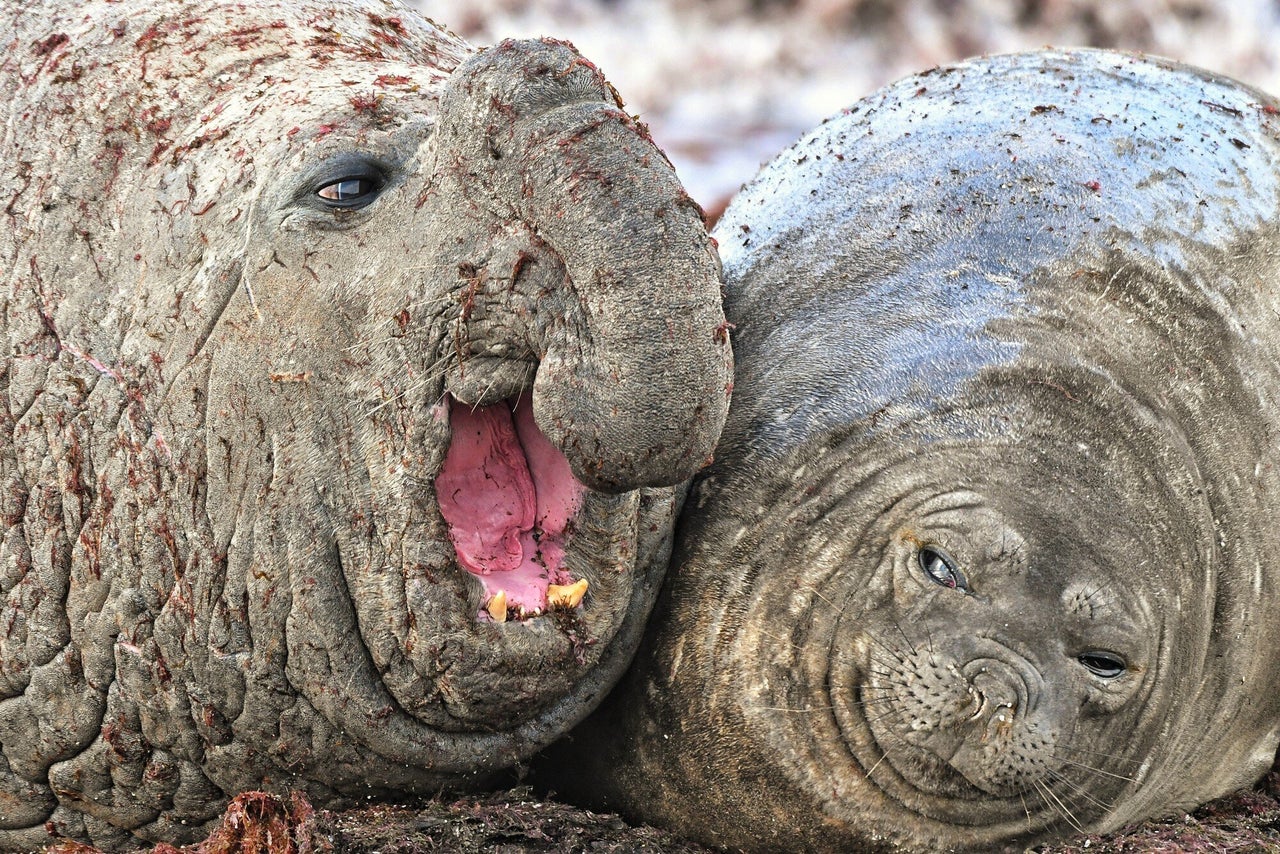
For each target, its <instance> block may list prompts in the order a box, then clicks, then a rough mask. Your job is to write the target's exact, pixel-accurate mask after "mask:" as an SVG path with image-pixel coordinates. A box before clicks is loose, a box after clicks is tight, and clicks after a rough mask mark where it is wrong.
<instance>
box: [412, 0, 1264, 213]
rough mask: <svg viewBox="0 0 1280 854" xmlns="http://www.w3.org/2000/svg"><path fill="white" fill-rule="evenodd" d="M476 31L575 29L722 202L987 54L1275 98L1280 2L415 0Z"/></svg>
mask: <svg viewBox="0 0 1280 854" xmlns="http://www.w3.org/2000/svg"><path fill="white" fill-rule="evenodd" d="M409 2H410V3H411V5H414V6H416V8H417V9H418V10H419V11H421V12H422V13H423V14H425V15H427V16H428V17H431V18H434V19H435V20H437V21H438V22H440V23H441V24H443V25H445V26H447V27H448V28H450V29H452V30H453V31H454V32H456V33H458V34H459V35H461V36H463V37H464V38H466V39H467V40H469V41H471V42H472V43H475V44H492V43H493V42H495V41H498V40H500V39H503V38H507V37H528V36H543V35H548V36H555V37H557V38H562V39H568V40H569V41H571V42H573V43H574V44H575V45H577V47H578V49H579V50H580V51H582V53H583V54H584V55H585V56H586V57H587V58H588V59H590V60H592V61H593V62H595V63H596V64H597V65H598V66H600V68H601V69H602V70H603V71H604V73H605V75H606V76H607V77H608V78H609V79H610V81H611V82H612V83H613V84H614V85H615V86H616V87H617V89H618V91H619V92H621V93H622V97H623V98H624V99H625V100H626V102H627V109H628V111H630V112H631V113H633V114H636V115H638V116H639V117H640V118H641V119H642V120H643V121H645V122H647V123H648V124H649V126H650V129H651V130H652V132H653V136H654V138H655V139H656V140H657V142H658V144H659V145H661V146H662V147H663V149H665V150H666V152H667V154H668V156H669V157H670V158H671V160H672V162H674V163H675V165H676V168H677V170H679V173H680V176H681V178H682V179H683V180H684V182H685V185H686V186H687V187H688V189H689V192H690V193H691V194H692V195H693V197H694V198H695V199H697V200H698V201H699V202H700V203H701V204H702V205H703V207H704V208H706V209H707V211H708V213H710V214H712V215H716V214H718V213H719V211H720V210H721V209H723V207H724V205H725V203H726V202H727V201H728V200H729V198H730V197H732V195H733V194H734V193H736V192H737V190H738V188H739V187H740V186H741V185H742V184H743V183H745V182H746V181H748V180H750V179H751V178H752V176H753V175H754V174H755V173H756V170H757V169H758V168H759V167H760V165H761V164H762V163H764V162H767V161H768V160H770V159H772V158H773V156H774V155H775V154H777V153H778V152H779V151H781V150H782V149H783V148H785V147H786V146H788V145H790V144H791V143H792V142H793V141H795V139H796V138H797V137H799V136H800V135H801V134H802V133H803V132H805V131H806V130H808V129H809V128H811V127H813V126H814V125H816V124H818V123H819V122H820V121H821V120H822V119H823V118H825V117H827V116H830V115H832V114H834V113H836V112H838V111H839V110H841V109H842V108H844V107H846V106H848V105H850V104H852V103H853V102H854V101H856V100H857V99H859V98H861V97H863V96H864V95H867V94H870V93H871V92H872V91H874V90H875V89H877V88H878V87H880V86H882V85H884V84H886V83H889V82H891V81H893V80H896V79H898V78H900V77H903V76H906V75H908V74H911V73H913V72H916V71H923V70H924V69H927V68H931V67H933V66H935V65H940V64H945V63H948V62H952V61H955V60H958V59H963V58H965V57H969V56H975V55H977V54H983V53H1005V52H1008V51H1013V50H1025V49H1031V48H1037V47H1043V46H1045V45H1054V46H1058V47H1069V46H1078V45H1089V46H1093V47H1109V48H1122V49H1125V50H1136V51H1144V52H1147V53H1153V54H1159V55H1161V56H1167V57H1171V58H1174V59H1179V60H1183V61H1185V62H1190V63H1192V64H1195V65H1200V66H1203V67H1205V68H1209V69H1212V70H1214V71H1219V72H1222V73H1224V74H1228V75H1230V76H1232V77H1236V78H1238V79H1240V80H1243V81H1245V82H1246V83H1250V84H1252V85H1254V86H1257V87H1259V88H1261V89H1264V90H1266V91H1268V92H1272V93H1276V94H1277V95H1280V0H409Z"/></svg>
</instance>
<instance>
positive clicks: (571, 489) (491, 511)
mask: <svg viewBox="0 0 1280 854" xmlns="http://www.w3.org/2000/svg"><path fill="white" fill-rule="evenodd" d="M448 403H449V421H450V427H451V428H452V439H451V441H450V444H449V450H448V452H447V454H446V455H445V460H444V465H443V466H442V467H441V469H440V473H439V474H438V475H437V476H436V494H437V497H438V499H439V502H440V513H441V515H443V516H444V519H445V522H446V524H447V525H448V527H449V538H450V540H452V542H453V545H454V549H455V551H456V553H457V557H458V563H459V565H460V566H461V567H462V568H464V569H466V570H467V571H468V572H470V573H471V574H472V575H474V576H475V577H476V578H478V579H479V580H480V581H481V583H482V584H483V585H484V596H483V608H482V610H481V611H480V612H479V613H478V614H477V619H480V620H494V621H497V622H500V623H501V622H506V621H507V619H508V618H514V619H516V620H520V621H523V620H527V619H529V618H531V617H536V616H540V615H542V614H544V613H546V612H547V611H548V610H551V609H553V608H555V609H564V610H569V609H573V608H577V607H579V606H580V605H581V603H582V601H583V597H584V596H585V594H586V591H587V587H588V582H587V579H586V578H574V577H573V575H572V574H571V573H570V572H569V571H568V570H567V569H565V566H564V563H565V553H566V549H567V547H568V542H569V540H570V539H571V538H572V536H573V529H574V522H575V520H576V518H577V515H578V513H579V511H580V510H581V509H582V501H583V497H584V496H585V494H586V492H587V488H586V487H585V486H583V485H582V484H581V483H579V482H578V481H577V479H575V478H574V476H573V472H572V471H571V470H570V468H569V461H568V460H567V459H565V457H564V455H563V454H562V453H560V451H559V449H557V448H556V447H555V446H554V445H552V444H551V442H550V441H548V440H547V438H546V437H545V436H544V435H543V434H542V431H540V430H539V429H538V426H537V424H535V423H534V420H533V406H532V403H531V400H530V397H529V395H521V396H519V397H517V398H516V399H515V400H510V401H503V402H500V403H496V404H492V405H489V406H467V405H466V404H461V403H459V402H458V401H456V400H453V399H449V401H448Z"/></svg>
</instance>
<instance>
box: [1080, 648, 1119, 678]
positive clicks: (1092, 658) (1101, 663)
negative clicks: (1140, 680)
mask: <svg viewBox="0 0 1280 854" xmlns="http://www.w3.org/2000/svg"><path fill="white" fill-rule="evenodd" d="M1076 661H1079V662H1080V663H1081V664H1083V665H1084V666H1085V667H1087V668H1088V669H1089V671H1090V672H1091V673H1093V675H1094V676H1101V677H1102V678H1103V679H1114V678H1116V677H1117V676H1119V675H1120V674H1121V673H1124V672H1125V670H1126V667H1125V664H1124V659H1123V658H1121V657H1120V656H1118V655H1116V654H1115V653H1114V652H1105V651H1102V650H1092V651H1090V652H1082V653H1080V655H1078V656H1076Z"/></svg>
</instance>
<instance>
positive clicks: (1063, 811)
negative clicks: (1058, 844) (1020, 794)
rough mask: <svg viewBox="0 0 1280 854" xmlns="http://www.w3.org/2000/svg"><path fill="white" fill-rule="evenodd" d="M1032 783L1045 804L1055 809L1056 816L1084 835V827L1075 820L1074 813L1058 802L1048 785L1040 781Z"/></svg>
mask: <svg viewBox="0 0 1280 854" xmlns="http://www.w3.org/2000/svg"><path fill="white" fill-rule="evenodd" d="M1033 783H1034V785H1035V787H1036V789H1037V790H1038V791H1039V792H1040V793H1041V795H1043V796H1044V798H1045V803H1047V804H1049V805H1050V806H1053V807H1055V808H1056V810H1057V812H1058V814H1059V815H1061V816H1062V817H1063V818H1065V819H1066V820H1067V823H1068V824H1070V825H1071V826H1072V827H1074V828H1075V829H1076V831H1077V832H1079V833H1084V827H1083V826H1082V825H1081V824H1080V822H1078V821H1077V820H1076V816H1075V813H1073V812H1071V810H1070V809H1068V808H1067V805H1066V804H1064V803H1063V802H1062V801H1061V800H1059V798H1058V796H1057V795H1055V794H1054V793H1053V790H1052V789H1050V788H1049V786H1048V784H1046V783H1045V782H1044V781H1042V780H1034V781H1033Z"/></svg>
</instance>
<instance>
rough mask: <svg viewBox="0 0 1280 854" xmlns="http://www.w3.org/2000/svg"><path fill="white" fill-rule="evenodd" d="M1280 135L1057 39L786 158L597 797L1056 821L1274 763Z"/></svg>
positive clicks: (871, 115)
mask: <svg viewBox="0 0 1280 854" xmlns="http://www.w3.org/2000/svg"><path fill="white" fill-rule="evenodd" d="M1278 139H1280V115H1277V113H1276V108H1275V102H1274V101H1272V100H1271V99H1270V98H1268V97H1266V96H1264V95H1263V94H1261V93H1259V92H1256V91H1254V90H1251V89H1248V88H1246V87H1243V86H1241V85H1239V84H1237V83H1235V82H1233V81H1230V80H1227V79H1224V78H1220V77H1216V76H1213V75H1211V74H1207V73H1205V72H1202V71H1197V70H1195V69H1191V68H1187V67H1185V66H1180V65H1177V64H1174V63H1170V62H1165V61H1161V60H1156V59H1141V58H1135V57H1130V56H1126V55H1120V54H1112V53H1105V52H1084V51H1081V52H1066V53H1060V52H1043V53H1032V54H1026V55H1018V56H1007V57H995V58H990V59H980V60H974V61H972V62H967V63H964V64H961V65H959V66H956V67H953V68H946V69H941V70H934V71H932V72H928V73H925V74H922V75H919V76H917V77H913V78H909V79H907V80H904V81H902V82H901V83H898V84H896V85H894V86H891V87H889V88H887V89H885V90H883V91H881V92H879V93H877V94H875V95H873V96H871V97H869V98H867V99H866V100H864V101H861V102H859V103H858V104H856V105H855V106H854V107H853V108H852V109H850V110H849V111H847V112H846V113H845V114H842V115H840V116H838V117H836V118H834V119H832V120H831V121H829V122H828V123H826V124H824V125H823V126H822V127H820V128H819V129H817V130H816V131H815V132H814V133H813V134H811V135H810V136H808V137H806V138H804V139H802V140H801V141H800V142H799V143H797V144H796V145H795V146H794V147H793V148H792V149H790V150H789V151H787V152H785V153H784V154H783V155H781V156H780V157H779V158H778V159H777V160H775V161H774V162H773V163H772V164H771V165H770V166H768V167H767V168H766V169H765V170H764V172H763V173H762V174H761V175H760V177H759V178H758V179H757V180H756V181H755V182H754V183H753V184H751V185H749V186H748V187H747V188H746V189H745V190H744V191H743V192H742V194H741V195H740V196H739V197H738V198H737V199H736V200H735V201H734V202H733V204H732V205H731V207H730V209H729V211H728V212H727V213H726V215H725V217H724V219H723V220H722V221H721V223H720V225H719V226H718V227H717V232H716V235H717V237H718V240H719V241H720V246H721V252H722V257H723V259H724V263H725V275H726V279H727V283H728V284H727V288H728V297H727V302H726V315H727V316H728V318H729V320H730V321H731V322H733V323H735V324H736V325H737V329H736V332H735V334H734V348H735V358H736V360H737V371H736V376H735V383H736V385H735V391H734V399H733V405H732V407H731V413H730V417H729V423H728V425H727V426H726V429H725V435H724V439H723V440H722V443H721V445H720V447H719V449H718V450H717V452H716V462H715V464H714V466H713V467H712V468H711V469H709V470H708V473H707V474H706V476H705V478H704V479H701V480H700V481H698V482H696V485H695V487H694V490H693V492H691V494H690V497H689V501H688V503H687V504H686V507H685V511H684V515H683V516H682V521H681V528H680V533H679V535H678V542H677V554H676V557H675V559H674V561H673V566H672V570H671V572H670V573H669V575H668V585H667V587H666V588H665V589H664V593H663V595H662V597H661V598H660V599H659V605H658V607H657V608H656V609H655V614H654V618H653V621H652V622H651V624H650V626H651V628H650V633H649V634H648V635H647V637H646V641H645V644H644V646H642V651H641V653H640V655H639V657H638V658H637V664H636V667H635V669H634V670H633V675H631V676H629V677H628V678H627V679H626V680H624V683H623V685H624V686H625V690H624V689H621V688H620V689H619V692H618V693H617V694H616V695H615V697H616V698H615V699H611V700H610V701H609V702H608V703H607V704H606V706H605V710H604V711H605V713H604V714H602V715H601V716H600V717H599V718H598V719H597V720H596V722H595V724H594V727H595V728H594V733H595V734H594V736H592V735H590V734H589V733H590V732H591V730H589V731H588V734H584V735H582V736H580V737H577V738H575V739H574V741H573V743H572V745H571V748H572V749H573V750H576V751H579V752H580V754H582V755H581V756H579V757H578V759H579V761H585V762H586V763H587V765H586V767H585V768H583V767H578V768H576V769H575V771H574V773H575V774H576V775H580V776H581V778H582V779H585V780H588V781H590V784H589V785H590V787H591V788H592V789H593V790H594V792H595V793H596V794H597V798H596V800H597V802H599V801H601V800H603V801H604V802H605V803H606V804H607V805H608V806H610V807H612V808H621V809H623V810H624V811H626V812H628V813H629V814H630V815H632V816H633V817H639V818H643V819H647V820H649V821H652V822H656V823H660V824H664V825H667V826H669V827H673V828H675V829H677V830H679V831H680V832H681V833H685V834H688V835H689V836H692V837H695V838H697V839H700V840H702V841H704V842H708V843H711V844H715V845H722V846H728V847H731V848H743V849H748V850H773V849H781V850H800V849H801V848H805V849H813V850H845V851H863V850H876V849H878V848H881V847H883V848H886V849H895V848H897V847H898V846H901V847H902V848H905V849H908V850H920V851H936V850H944V849H973V850H983V851H989V850H999V849H1001V848H1009V849H1011V850H1021V847H1022V846H1023V845H1025V844H1027V843H1030V842H1034V841H1036V840H1042V839H1048V838H1053V837H1060V836H1064V835H1069V834H1072V833H1073V832H1075V831H1076V830H1078V829H1086V830H1090V831H1098V832H1105V831H1108V830H1112V829H1115V828H1118V827H1120V826H1122V825H1124V824H1126V823H1129V822H1133V821H1136V820H1138V819H1142V818H1144V817H1147V816H1154V815H1158V814H1168V813H1175V812H1177V811H1181V810H1185V809H1188V808H1190V807H1192V806H1193V805H1196V804H1199V803H1201V802H1204V801H1206V800H1208V799H1211V798H1213V797H1215V796H1218V795H1221V794H1224V793H1226V792H1228V791H1230V790H1232V789H1234V788H1237V787H1240V786H1242V785H1246V784H1249V783H1251V782H1252V781H1254V780H1256V779H1257V778H1258V777H1259V776H1260V775H1261V774H1262V773H1263V772H1264V771H1265V770H1266V769H1267V768H1268V767H1269V766H1270V764H1271V762H1272V760H1273V758H1274V756H1275V753H1276V745H1277V739H1278V726H1280V691H1277V685H1280V656H1277V655H1276V649H1277V647H1278V646H1280V566H1278V565H1277V562H1276V555H1277V554H1280V528H1278V527H1277V524H1276V518H1277V513H1278V512H1280V510H1278V509H1277V508H1280V470H1277V469H1276V467H1275V460H1276V459H1277V455H1278V451H1280V449H1277V428H1278V427H1280V292H1278V285H1280V249H1278V248H1277V247H1278V245H1280V244H1278V242H1277V222H1278V221H1280V143H1278V142H1277V140H1278ZM943 553H945V555H946V556H947V558H946V559H947V560H949V561H950V563H951V565H950V566H949V567H948V566H947V565H946V564H945V563H943V562H942V557H941V556H942V554H943ZM928 569H932V571H933V574H932V575H930V574H929V572H928V571H927V570H928ZM960 574H962V575H963V579H962V578H961V576H960ZM593 738H594V740H593ZM583 756H585V757H586V758H585V759H583ZM566 761H567V760H566V759H565V757H564V755H563V754H562V755H561V756H560V757H558V759H557V762H558V764H559V765H560V767H564V763H565V762H566ZM591 763H594V764H591Z"/></svg>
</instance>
